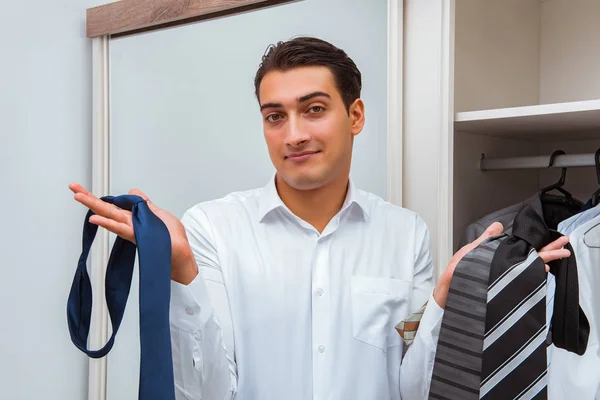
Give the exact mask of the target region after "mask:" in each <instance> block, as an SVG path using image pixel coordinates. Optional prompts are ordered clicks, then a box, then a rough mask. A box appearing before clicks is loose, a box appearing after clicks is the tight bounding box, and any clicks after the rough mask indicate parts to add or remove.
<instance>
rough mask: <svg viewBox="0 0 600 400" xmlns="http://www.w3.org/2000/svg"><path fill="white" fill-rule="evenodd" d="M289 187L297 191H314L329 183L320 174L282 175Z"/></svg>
mask: <svg viewBox="0 0 600 400" xmlns="http://www.w3.org/2000/svg"><path fill="white" fill-rule="evenodd" d="M281 176H282V178H283V180H284V181H285V183H287V184H288V186H290V187H292V188H294V189H296V190H314V189H317V188H319V187H321V186H323V185H325V183H326V182H327V180H326V179H325V178H324V177H323V176H322V175H320V174H310V173H300V174H282V175H281Z"/></svg>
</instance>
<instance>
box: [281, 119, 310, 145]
mask: <svg viewBox="0 0 600 400" xmlns="http://www.w3.org/2000/svg"><path fill="white" fill-rule="evenodd" d="M288 121H289V122H288V124H287V131H286V135H285V144H286V145H288V146H291V147H299V146H302V145H303V144H305V143H306V142H308V141H309V140H310V134H309V133H308V130H307V129H306V126H304V124H303V123H302V118H298V117H296V116H290V117H289V120H288Z"/></svg>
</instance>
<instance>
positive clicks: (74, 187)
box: [69, 182, 93, 196]
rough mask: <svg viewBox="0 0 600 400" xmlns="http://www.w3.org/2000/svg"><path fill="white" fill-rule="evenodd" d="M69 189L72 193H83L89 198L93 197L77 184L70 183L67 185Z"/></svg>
mask: <svg viewBox="0 0 600 400" xmlns="http://www.w3.org/2000/svg"><path fill="white" fill-rule="evenodd" d="M69 189H71V191H72V192H73V193H83V194H87V195H90V196H93V194H91V193H90V192H89V191H88V190H87V189H86V188H84V187H83V186H81V185H80V184H79V183H76V182H74V183H71V184H70V185H69Z"/></svg>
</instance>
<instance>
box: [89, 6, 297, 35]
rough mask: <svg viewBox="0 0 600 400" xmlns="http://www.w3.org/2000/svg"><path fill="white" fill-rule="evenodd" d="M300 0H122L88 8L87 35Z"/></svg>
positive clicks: (122, 32)
mask: <svg viewBox="0 0 600 400" xmlns="http://www.w3.org/2000/svg"><path fill="white" fill-rule="evenodd" d="M295 1H299V0H152V1H150V0H121V1H117V2H114V3H109V4H104V5H102V6H98V7H93V8H89V9H88V10H87V24H86V30H87V36H88V37H90V38H93V37H98V36H104V35H111V36H124V35H130V34H133V33H139V32H144V31H149V30H156V29H162V28H166V27H171V26H175V25H181V24H186V23H191V22H197V21H200V20H204V19H209V18H217V17H223V16H227V15H232V14H239V13H242V12H246V11H251V10H255V9H258V8H264V7H270V6H274V5H278V4H282V3H291V2H295Z"/></svg>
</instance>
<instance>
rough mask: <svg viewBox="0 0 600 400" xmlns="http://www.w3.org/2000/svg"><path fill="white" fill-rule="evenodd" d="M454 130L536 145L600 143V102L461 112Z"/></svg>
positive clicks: (590, 101)
mask: <svg viewBox="0 0 600 400" xmlns="http://www.w3.org/2000/svg"><path fill="white" fill-rule="evenodd" d="M454 129H455V130H456V131H460V132H467V133H475V134H479V135H488V136H498V137H511V138H520V139H525V140H536V141H537V140H548V139H550V140H552V139H560V140H583V139H598V138H600V100H588V101H577V102H569V103H554V104H541V105H535V106H525V107H511V108H499V109H493V110H481V111H466V112H460V113H457V114H456V117H455V120H454Z"/></svg>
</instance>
